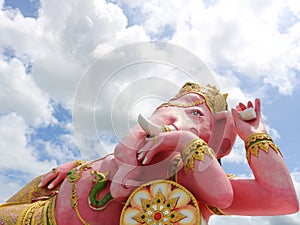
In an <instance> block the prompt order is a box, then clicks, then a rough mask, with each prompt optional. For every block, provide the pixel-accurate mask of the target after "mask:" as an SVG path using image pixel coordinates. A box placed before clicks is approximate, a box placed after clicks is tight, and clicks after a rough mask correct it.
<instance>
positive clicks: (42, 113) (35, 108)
mask: <svg viewBox="0 0 300 225" xmlns="http://www.w3.org/2000/svg"><path fill="white" fill-rule="evenodd" d="M0 74H1V80H0V102H1V104H0V112H1V114H6V113H10V112H15V113H17V114H18V115H20V116H22V117H23V118H24V119H25V121H26V123H28V124H30V125H34V126H37V125H47V124H49V123H51V122H54V121H53V118H52V115H51V114H52V111H53V109H52V107H51V105H50V103H49V97H48V96H47V95H46V94H45V93H44V92H43V91H41V90H40V88H39V87H38V86H36V84H35V82H34V80H32V77H30V76H28V75H26V74H25V68H24V66H23V64H22V63H21V62H20V61H19V60H18V59H16V58H15V59H11V60H10V61H8V62H7V61H3V60H1V59H0Z"/></svg>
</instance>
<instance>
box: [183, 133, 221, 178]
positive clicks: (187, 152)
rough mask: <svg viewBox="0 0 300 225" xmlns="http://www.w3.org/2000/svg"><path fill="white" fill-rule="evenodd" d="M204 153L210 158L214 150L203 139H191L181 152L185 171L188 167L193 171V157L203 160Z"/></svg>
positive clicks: (213, 154)
mask: <svg viewBox="0 0 300 225" xmlns="http://www.w3.org/2000/svg"><path fill="white" fill-rule="evenodd" d="M204 154H205V155H207V156H209V157H210V158H213V157H214V156H215V153H214V151H213V150H212V149H211V148H210V147H209V146H208V145H207V144H206V142H205V141H204V140H202V139H200V138H198V139H194V140H193V141H191V142H190V143H189V144H188V145H187V146H186V147H185V148H184V149H183V151H182V152H181V156H182V160H183V164H184V171H185V173H187V169H188V168H190V169H191V170H192V171H194V163H195V162H194V161H195V159H196V160H199V161H202V162H204V161H205V159H204Z"/></svg>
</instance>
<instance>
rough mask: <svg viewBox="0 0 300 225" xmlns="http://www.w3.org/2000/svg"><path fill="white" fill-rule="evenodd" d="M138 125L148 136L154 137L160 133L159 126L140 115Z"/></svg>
mask: <svg viewBox="0 0 300 225" xmlns="http://www.w3.org/2000/svg"><path fill="white" fill-rule="evenodd" d="M138 123H139V125H140V126H141V128H143V130H144V131H145V132H146V133H147V134H148V135H150V136H155V135H158V134H160V133H162V129H161V127H160V126H158V125H156V124H155V123H152V122H151V121H149V120H147V119H146V118H145V117H144V116H143V115H142V114H139V117H138Z"/></svg>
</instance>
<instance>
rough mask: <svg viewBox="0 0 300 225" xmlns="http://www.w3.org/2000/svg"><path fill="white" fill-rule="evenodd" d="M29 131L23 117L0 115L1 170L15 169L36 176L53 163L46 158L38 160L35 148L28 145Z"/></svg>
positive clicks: (11, 114)
mask: <svg viewBox="0 0 300 225" xmlns="http://www.w3.org/2000/svg"><path fill="white" fill-rule="evenodd" d="M30 132H31V131H30V130H29V129H28V127H27V126H26V123H25V121H24V119H23V118H22V117H21V116H18V115H17V114H16V113H10V114H7V115H5V116H1V117H0V140H1V142H0V149H1V151H0V161H1V162H0V169H1V170H2V171H3V172H4V171H8V170H15V171H22V172H23V173H26V174H29V175H31V176H36V175H39V174H40V173H42V172H46V171H47V170H48V169H49V167H51V165H53V162H51V161H48V160H47V159H44V160H41V161H40V160H38V158H37V152H36V149H35V148H33V147H32V146H28V143H27V135H28V134H29V133H30Z"/></svg>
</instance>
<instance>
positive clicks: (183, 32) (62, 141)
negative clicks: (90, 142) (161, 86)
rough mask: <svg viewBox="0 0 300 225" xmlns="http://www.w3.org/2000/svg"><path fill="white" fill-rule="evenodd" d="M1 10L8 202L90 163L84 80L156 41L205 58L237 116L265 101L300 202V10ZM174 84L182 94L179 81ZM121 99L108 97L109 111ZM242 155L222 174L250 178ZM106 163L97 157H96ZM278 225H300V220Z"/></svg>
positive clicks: (46, 5)
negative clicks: (81, 118) (100, 64)
mask: <svg viewBox="0 0 300 225" xmlns="http://www.w3.org/2000/svg"><path fill="white" fill-rule="evenodd" d="M0 3H1V4H2V9H1V12H0V33H1V35H0V55H1V56H0V76H1V79H0V105H1V106H0V139H1V140H4V141H2V143H1V144H0V148H1V150H0V202H1V201H5V199H7V198H8V197H9V196H10V195H11V194H13V193H14V192H16V191H17V190H18V189H19V188H20V187H22V185H24V184H25V183H26V182H28V181H29V180H30V179H32V178H33V177H35V176H37V175H39V174H41V173H44V172H47V171H48V170H50V169H51V168H52V167H55V166H57V165H59V164H61V163H64V162H67V161H70V160H75V159H81V158H83V155H81V152H80V149H79V148H78V147H77V145H76V142H77V141H78V140H76V138H75V137H74V133H73V124H72V122H73V121H72V109H73V104H74V95H75V93H76V88H77V86H78V84H79V82H80V79H81V77H82V76H83V74H84V73H85V71H86V70H87V68H89V67H90V65H92V63H93V62H94V61H95V60H96V59H97V58H99V57H100V56H102V55H103V54H105V53H107V52H109V51H111V50H112V49H114V48H116V47H118V46H122V45H124V44H129V43H133V42H135V41H149V40H164V41H169V42H170V43H174V44H176V45H178V46H181V47H183V48H185V49H187V50H189V51H191V52H193V53H194V54H195V55H197V56H198V57H199V58H200V59H201V60H202V61H203V62H204V63H205V64H206V65H207V66H208V67H209V68H210V69H211V70H212V71H213V73H214V74H215V78H216V81H217V83H218V85H219V87H220V88H221V90H222V91H223V92H228V93H229V103H230V105H231V106H234V105H235V104H237V103H238V102H239V101H246V100H248V99H250V100H253V99H254V98H255V97H260V98H261V100H262V110H263V114H264V118H265V122H266V124H267V126H268V128H269V132H270V133H271V134H272V136H273V138H274V139H275V140H276V143H277V144H278V146H279V147H280V149H281V151H282V153H283V155H284V159H285V161H286V163H287V166H288V168H289V170H290V172H291V174H292V176H293V179H294V181H295V186H296V188H297V192H298V193H300V166H299V165H300V157H299V156H300V155H299V151H298V150H297V149H298V141H297V140H298V136H299V130H300V125H299V122H297V116H298V111H299V99H300V87H299V84H300V83H299V81H300V72H299V71H300V64H299V62H300V47H299V46H300V44H299V43H300V38H299V37H300V35H299V33H300V3H299V1H297V0H288V1H283V0H282V1H281V0H280V1H278V0H272V1H269V2H268V4H267V5H266V4H265V3H263V2H258V1H255V3H254V2H253V1H251V0H246V1H241V0H233V1H230V2H228V1H227V3H224V1H218V0H213V1H193V0H191V1H176V2H171V1H161V2H157V1H154V0H147V1H123V0H112V1H104V0H99V1H96V0H95V1H93V0H91V1H86V2H85V1H77V0H75V1H67V0H66V1H63V2H61V1H58V0H52V1H46V0H45V1H41V3H40V2H39V1H36V0H17V1H14V0H5V1H4V0H2V1H0ZM58 5H59V7H58ZM162 69H164V68H162ZM155 72H156V73H150V72H149V73H148V74H147V70H146V71H145V74H146V75H147V76H152V75H153V74H154V75H155V76H159V74H158V72H157V71H155ZM151 74H152V75H151ZM157 74H158V75H157ZM166 78H168V76H166ZM134 79H136V78H134V77H132V76H129V75H128V78H127V77H124V78H122V82H123V83H122V82H121V81H120V82H119V83H118V82H116V83H115V84H114V87H115V88H116V89H115V90H118V91H119V93H122V92H121V90H122V87H123V86H124V85H126V84H128V83H130V82H131V81H132V80H134ZM172 79H173V81H174V80H175V81H176V82H177V84H178V85H179V86H180V85H181V84H180V79H177V78H176V77H175V78H174V77H173V78H172ZM122 85H123V86H122ZM112 96H113V95H111V93H108V97H107V99H106V100H107V102H109V100H110V99H112ZM106 100H105V101H106ZM125 103H126V102H125ZM153 107H154V106H153ZM153 107H152V108H149V110H150V111H152V110H153V109H154V108H153ZM106 113H109V112H106V111H104V114H105V115H106ZM100 122H103V124H106V122H107V121H100ZM103 126H106V125H103ZM102 134H103V140H104V141H103V143H104V144H103V143H102V145H105V148H106V149H111V150H112V148H113V146H114V145H115V143H116V140H115V139H114V138H112V137H110V136H109V131H108V129H107V127H104V129H103V133H102ZM95 146H96V147H97V146H98V145H97V144H95ZM241 147H242V145H241V143H239V142H238V143H237V145H236V147H235V148H234V150H233V152H232V154H231V155H230V156H229V157H227V158H226V159H224V160H223V166H224V168H225V169H226V170H227V171H228V172H229V173H235V174H239V175H244V176H247V177H249V176H251V171H250V170H249V168H248V166H247V164H246V161H245V157H244V150H243V149H241ZM104 153H105V152H97V150H96V155H97V154H99V156H100V155H103V154H104ZM84 156H85V157H87V158H88V159H90V158H92V155H91V156H88V155H86V154H85V155H84ZM93 156H94V155H93ZM15 176H19V179H14V178H15ZM276 218H277V217H276ZM280 218H281V219H280ZM283 218H284V219H283ZM279 220H280V221H281V220H282V221H288V222H289V224H296V223H297V224H298V223H299V222H300V214H296V215H292V216H286V217H279V218H278V219H277V221H279ZM229 221H230V223H231V224H241V223H244V224H245V225H247V224H254V223H255V222H256V223H259V224H272V225H275V224H277V223H276V220H275V219H273V217H270V218H269V217H266V218H264V217H262V218H261V217H259V218H255V219H253V218H248V217H245V218H243V217H230V218H229V219H228V218H216V219H213V220H212V221H211V224H227V223H228V222H229Z"/></svg>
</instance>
